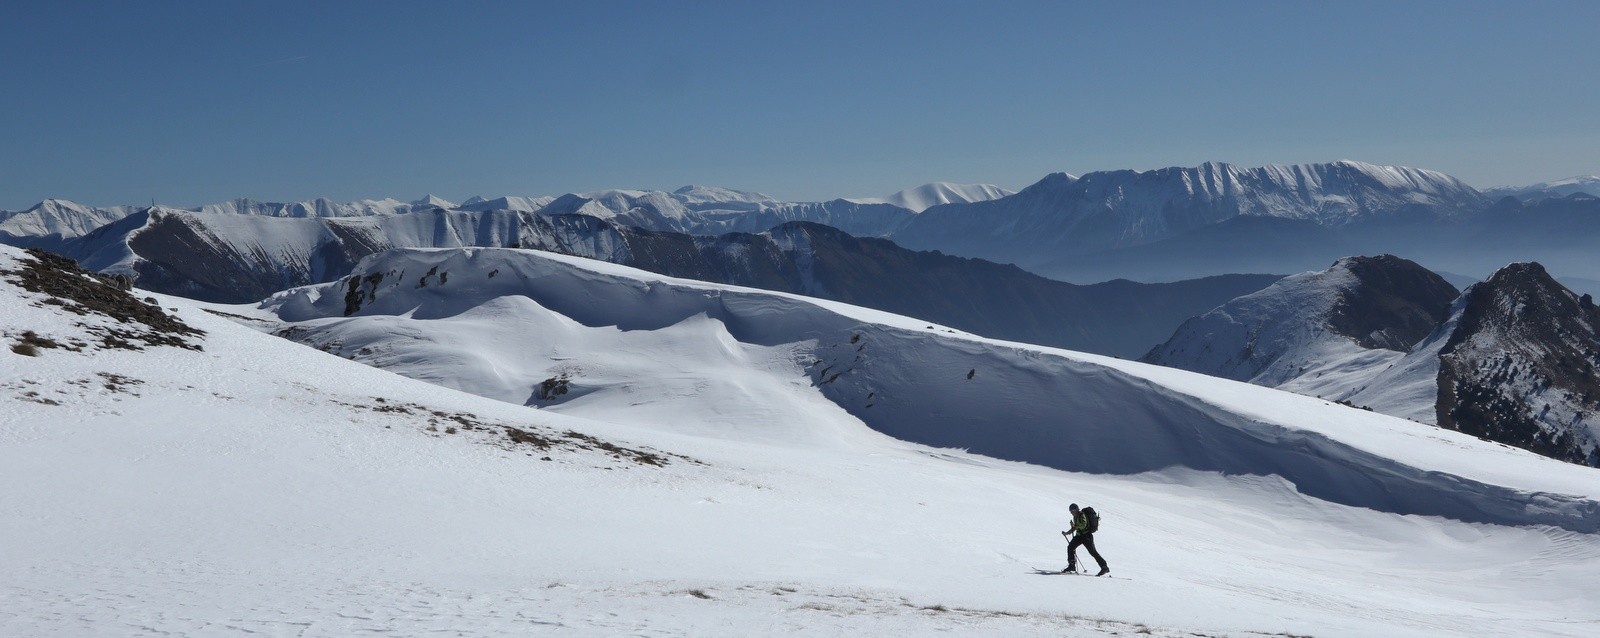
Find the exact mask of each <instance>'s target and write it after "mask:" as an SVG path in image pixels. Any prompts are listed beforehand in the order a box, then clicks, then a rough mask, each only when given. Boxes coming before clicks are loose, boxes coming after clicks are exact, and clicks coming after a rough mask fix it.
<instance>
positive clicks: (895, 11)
mask: <svg viewBox="0 0 1600 638" xmlns="http://www.w3.org/2000/svg"><path fill="white" fill-rule="evenodd" d="M1597 24H1600V3H1595V2H1546V3H1539V2H1533V3H1510V2H1506V3H1478V2H1360V1H1356V2H1328V3H1317V4H1313V3H1308V2H1261V3H1257V2H1148V3H1140V2H1116V3H1096V4H1090V3H1076V2H1041V3H1035V2H892V3H877V2H861V1H856V2H667V1H656V2H604V1H592V2H581V3H555V2H550V3H545V2H503V3H502V2H462V3H446V2H306V3H298V2H240V1H231V0H218V1H211V2H120V1H119V2H70V1H43V0H40V1H33V2H24V1H21V0H4V4H3V11H0V87H3V90H4V93H5V95H4V98H3V99H0V208H4V209H13V210H14V209H20V208H25V207H27V206H30V205H32V204H33V203H35V202H37V201H39V200H41V199H44V198H47V197H60V198H67V199H73V200H77V201H80V202H84V203H89V204H97V205H108V204H121V203H139V202H148V201H150V200H151V199H152V198H154V199H156V200H158V201H161V202H163V203H168V204H175V205H195V204H200V203H206V202H213V201H221V200H225V199H231V198H234V197H250V198H254V199H261V200H271V201H285V200H298V199H309V198H313V197H330V198H333V199H336V200H341V201H345V200H352V199H359V198H378V197H396V198H400V199H412V198H417V197H420V196H422V195H423V194H425V193H436V194H438V195H441V196H443V197H446V198H449V199H455V200H457V201H459V200H460V199H463V198H465V197H467V196H470V195H474V194H483V195H486V196H497V195H559V194H561V193H565V192H571V191H585V190H594V189H600V188H662V189H671V188H676V187H678V186H682V185H684V184H689V183H699V184H712V185H719V186H727V187H732V188H741V189H749V190H758V191H762V192H766V193H769V194H772V195H775V196H778V197H781V198H784V199H792V200H813V199H825V198H832V197H840V196H869V195H882V194H887V193H889V192H893V191H895V190H899V189H901V188H907V187H911V186H915V185H918V184H922V183H925V182H929V181H935V180H945V181H954V182H965V183H976V182H986V183H994V184H998V185H1001V186H1004V187H1007V188H1020V187H1022V186H1026V185H1028V184H1030V183H1032V182H1034V181H1037V180H1038V179H1039V178H1040V177H1042V176H1044V175H1045V174H1046V173H1049V172H1054V171H1067V172H1071V173H1078V174H1081V173H1084V172H1088V171H1093V170H1106V169H1120V168H1133V169H1140V170H1144V169H1151V168H1158V167H1163V166H1180V165H1181V166H1188V165H1194V164H1198V163H1200V162H1203V161H1208V160H1215V161H1226V162H1232V163H1237V164H1245V165H1260V164H1263V163H1272V162H1277V163H1301V162H1319V161H1331V160H1335V159H1342V158H1349V159H1359V160H1364V161H1371V162H1377V163H1383V164H1404V165H1410V166H1419V167H1424V168H1432V169H1437V170H1442V171H1445V172H1448V173H1451V174H1454V175H1456V176H1458V177H1460V178H1462V179H1464V180H1466V181H1467V182H1468V183H1470V184H1473V185H1476V186H1480V187H1486V186H1494V185H1500V184H1512V183H1529V182H1536V181H1541V180H1545V179H1554V178H1561V177H1568V176H1571V175H1576V174H1589V173H1600V126H1597V125H1596V118H1595V116H1594V113H1595V109H1596V106H1597V105H1600V84H1597V82H1596V79H1595V78H1596V76H1595V68H1596V67H1595V64H1596V61H1597V60H1600V40H1597V39H1596V37H1595V34H1594V27H1595V25H1597Z"/></svg>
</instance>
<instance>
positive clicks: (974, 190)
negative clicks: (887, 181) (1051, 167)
mask: <svg viewBox="0 0 1600 638" xmlns="http://www.w3.org/2000/svg"><path fill="white" fill-rule="evenodd" d="M1012 194H1014V193H1013V192H1012V191H1008V190H1006V189H1003V188H1000V187H999V186H995V185H993V184H952V183H950V182H933V183H930V184H924V185H922V186H918V187H916V188H908V189H906V190H903V191H900V192H898V193H894V194H892V195H886V196H884V197H855V198H849V200H848V201H852V202H857V203H862V204H892V205H895V206H899V207H901V208H904V209H907V210H910V211H912V212H915V213H920V212H922V211H925V210H927V209H929V208H931V207H933V206H938V205H940V204H952V203H961V204H965V203H971V202H983V201H988V200H991V199H1000V198H1001V197H1005V196H1007V195H1012Z"/></svg>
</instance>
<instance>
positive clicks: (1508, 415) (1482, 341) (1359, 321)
mask: <svg viewBox="0 0 1600 638" xmlns="http://www.w3.org/2000/svg"><path fill="white" fill-rule="evenodd" d="M1143 360H1144V361H1147V362H1151V363H1159V364H1162V365H1168V366H1172V367H1178V368H1183V369H1186V370H1192V371H1195V372H1201V373H1204V374H1209V375H1213V376H1219V377H1224V378H1229V379H1234V380H1239V381H1249V382H1251V383H1256V384H1260V385H1266V386H1272V387H1277V388H1282V389H1285V390H1291V391H1295V392H1300V393H1302V394H1310V395H1314V396H1320V397H1324V398H1327V399H1329V400H1336V401H1341V402H1347V403H1350V404H1353V405H1357V406H1361V407H1368V408H1370V409H1373V410H1376V411H1379V412H1383V413H1385V414H1391V415H1395V416H1402V417H1405V418H1409V419H1412V420H1416V421H1421V422H1424V423H1433V424H1437V425H1439V426H1440V427H1445V428H1449V429H1453V430H1460V431H1462V432H1466V433H1469V434H1473V435H1476V436H1480V437H1483V438H1488V439H1491V440H1495V441H1499V442H1502V443H1507V444H1510V445H1515V446H1517V447H1521V448H1526V449H1529V450H1532V451H1534V452H1538V453H1540V454H1545V455H1547V456H1552V457H1555V458H1559V459H1562V460H1566V461H1570V462H1574V463H1583V464H1587V465H1591V466H1600V372H1597V367H1600V310H1596V307H1595V303H1594V299H1593V297H1592V296H1590V295H1578V294H1575V293H1573V292H1572V291H1570V290H1567V289H1566V288H1565V287H1563V286H1562V285H1560V284H1559V283H1557V282H1556V281H1555V280H1554V279H1553V278H1552V277H1550V275H1549V273H1547V272H1545V270H1544V268H1543V267H1542V266H1540V265H1539V264H1535V263H1519V264H1512V265H1509V266H1506V267H1505V268H1502V269H1500V270H1499V271H1497V272H1495V273H1494V275H1493V276H1491V277H1489V278H1488V279H1487V280H1485V281H1483V282H1480V283H1477V284H1474V285H1472V286H1470V287H1468V288H1467V290H1466V292H1465V293H1460V294H1458V293H1457V291H1456V290H1455V288H1454V287H1453V286H1451V285H1450V284H1449V283H1447V282H1445V281H1444V279H1442V278H1440V277H1439V276H1438V275H1436V274H1434V273H1432V272H1429V271H1427V270H1426V269H1424V268H1422V267H1421V266H1419V265H1417V264H1416V263H1414V262H1411V261H1407V260H1404V259H1400V258H1397V257H1392V256H1381V257H1361V258H1352V259H1343V260H1340V261H1339V262H1338V263H1335V264H1334V265H1333V267H1331V268H1329V269H1327V270H1323V271H1318V272H1310V273H1304V274H1300V275H1295V276H1292V277H1288V278H1285V279H1283V280H1282V281H1279V282H1277V283H1275V284H1273V285H1272V286H1269V287H1267V288H1266V289H1264V290H1260V291H1257V292H1254V293H1251V294H1249V295H1245V296H1242V297H1240V298H1238V299H1235V300H1233V301H1230V302H1228V303H1227V304H1224V305H1222V306H1221V307H1218V308H1216V309H1215V310H1212V311H1210V312H1208V313H1205V314H1204V315H1201V316H1199V317H1196V318H1194V319H1192V320H1190V321H1188V322H1186V323H1184V325H1183V327H1181V328H1180V329H1179V330H1178V331H1177V333H1176V334H1175V335H1174V336H1173V337H1172V338H1171V339H1170V340H1168V341H1167V342H1166V343H1165V344H1163V345H1161V346H1160V347H1158V348H1156V349H1155V350H1152V351H1151V352H1150V353H1149V354H1148V355H1146V356H1145V357H1144V359H1143Z"/></svg>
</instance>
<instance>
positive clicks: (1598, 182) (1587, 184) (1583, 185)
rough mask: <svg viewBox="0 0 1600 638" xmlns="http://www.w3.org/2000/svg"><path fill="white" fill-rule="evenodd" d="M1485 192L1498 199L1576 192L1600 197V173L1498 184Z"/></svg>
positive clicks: (1542, 197)
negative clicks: (1507, 184) (1541, 180)
mask: <svg viewBox="0 0 1600 638" xmlns="http://www.w3.org/2000/svg"><path fill="white" fill-rule="evenodd" d="M1483 194H1484V195H1487V196H1489V197H1493V198H1496V199H1499V198H1501V197H1515V198H1517V199H1523V200H1540V199H1549V198H1552V197H1567V196H1570V195H1576V194H1583V195H1589V196H1591V197H1600V175H1580V176H1578V177H1568V178H1566V179H1557V180H1551V181H1548V182H1539V183H1538V184H1532V185H1529V186H1498V187H1495V188H1490V189H1486V190H1484V191H1483Z"/></svg>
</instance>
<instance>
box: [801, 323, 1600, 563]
mask: <svg viewBox="0 0 1600 638" xmlns="http://www.w3.org/2000/svg"><path fill="white" fill-rule="evenodd" d="M858 334H861V335H864V336H861V337H860V338H857V337H856V336H855V335H852V336H851V337H849V338H846V339H844V341H845V342H846V343H848V341H849V339H857V343H856V344H854V345H850V346H849V347H847V348H843V350H845V351H846V352H848V353H849V356H847V357H839V356H833V357H828V356H824V357H823V358H822V361H823V363H822V364H821V366H826V368H824V369H827V370H828V372H827V376H819V375H818V374H817V373H816V372H813V376H814V378H815V379H816V380H817V382H818V383H819V385H820V387H821V388H822V390H823V392H824V393H825V394H826V395H827V396H829V397H830V398H831V399H832V400H834V401H835V402H836V403H838V404H840V405H841V406H843V407H845V409H847V410H849V411H850V412H851V413H852V414H854V415H855V416H856V417H858V418H860V419H861V420H862V421H863V422H865V423H866V424H867V425H869V426H870V427H872V428H873V429H875V430H878V431H880V432H883V433H885V434H888V435H890V436H893V437H895V438H899V439H903V440H906V441H912V442H915V443H921V444H925V445H931V446H936V447H948V448H963V449H966V450H968V451H970V452H973V453H977V454H982V455H985V456H992V457H995V458H1001V459H1008V460H1014V461H1024V462H1028V463H1034V464H1038V465H1044V466H1047V467H1052V468H1056V469H1061V470H1067V471H1073V472H1088V473H1096V474H1137V473H1142V472H1152V471H1157V470H1162V469H1166V468H1170V467H1174V466H1178V467H1186V468H1191V469H1196V470H1202V471H1211V472H1219V473H1222V474H1245V475H1277V476H1281V477H1283V478H1284V479H1287V480H1288V481H1289V482H1291V483H1293V484H1294V485H1295V487H1296V488H1297V489H1298V490H1299V491H1300V492H1301V493H1303V494H1306V495H1308V496H1312V497H1315V498H1319V499H1322V500H1326V501H1330V502H1334V503H1340V504H1344V505H1352V506H1356V507H1365V508H1369V509H1374V510H1379V511H1383V512H1391V513H1395V514H1415V515H1424V516H1442V517H1445V518H1451V519H1455V520H1460V521H1466V522H1474V523H1492V524H1499V525H1552V526H1556V527H1560V528H1563V529H1568V530H1572V531H1578V532H1596V531H1600V503H1597V502H1595V501H1591V500H1587V499H1583V498H1577V497H1572V496H1563V495H1556V494H1530V493H1527V492H1523V491H1519V490H1514V489H1511V488H1507V487H1503V486H1498V485H1491V484H1486V483H1482V482H1478V481H1474V480H1470V479H1466V478H1462V477H1459V476H1455V475H1451V474H1446V473H1441V472H1432V471H1426V470H1421V469H1418V468H1415V467H1411V466H1408V465H1405V464H1403V463H1401V462H1399V461H1396V460H1394V459H1391V458H1387V457H1383V456H1379V455H1376V454H1372V453H1369V452H1365V451H1362V450H1360V449H1357V448H1354V447H1352V446H1350V445H1347V444H1344V443H1341V442H1339V441H1336V440H1333V439H1331V438H1329V437H1327V436H1324V435H1322V434H1318V433H1315V432H1309V431H1305V430H1298V429H1292V428H1289V427H1285V426H1284V425H1280V424H1276V423H1266V422H1262V421H1259V420H1255V419H1251V418H1248V417H1245V416H1241V415H1239V414H1235V413H1232V412H1229V411H1227V410H1225V409H1222V408H1219V407H1217V406H1214V405H1210V404H1207V403H1205V402H1203V401H1201V400H1199V399H1197V398H1195V397H1193V396H1189V395H1186V394H1182V393H1179V392H1177V391H1174V390H1172V389H1170V388H1166V387H1163V386H1160V385H1156V384H1154V383H1151V382H1149V381H1147V380H1144V379H1141V378H1138V377H1134V376H1131V375H1128V374H1125V373H1122V372H1120V371H1117V370H1113V369H1111V368H1106V367H1104V366H1100V365H1096V364H1093V363H1087V362H1081V361H1075V360H1071V359H1065V358H1062V357H1057V356H1053V355H1049V354H1045V353H1041V352H1035V351H1029V350H1024V349H1015V348H1009V347H1006V346H1002V345H991V344H982V343H976V342H964V341H956V340H949V339H940V338H937V337H935V336H933V335H930V334H915V333H908V332H905V331H897V330H893V329H882V328H876V327H873V328H869V327H866V326H863V327H862V328H861V331H860V332H859V333H858ZM862 344H865V348H863V349H862V350H861V351H860V352H855V351H854V350H855V349H856V348H860V347H861V346H862ZM822 349H823V351H824V352H827V351H828V350H829V348H828V347H827V346H823V347H822ZM833 350H834V351H838V350H840V348H837V347H835V348H833ZM841 371H843V372H844V374H841V375H840V376H838V377H837V378H835V379H834V381H833V382H831V383H824V382H825V381H827V378H828V377H832V375H834V374H839V373H840V372H841ZM869 397H870V398H869ZM1419 427H1420V426H1419Z"/></svg>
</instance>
